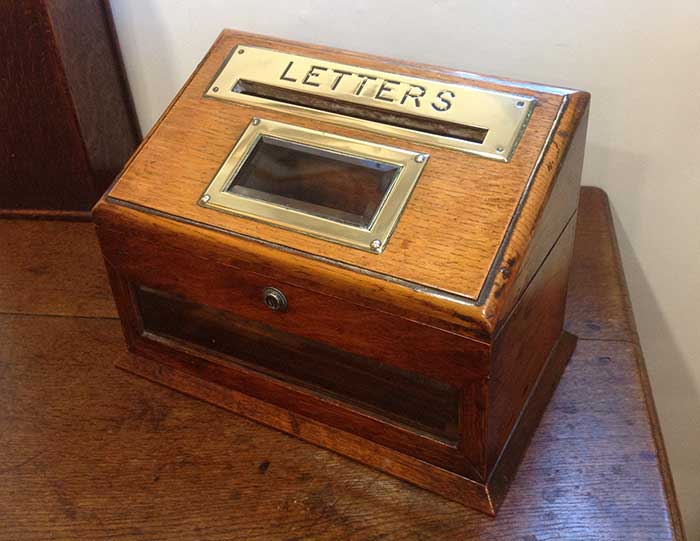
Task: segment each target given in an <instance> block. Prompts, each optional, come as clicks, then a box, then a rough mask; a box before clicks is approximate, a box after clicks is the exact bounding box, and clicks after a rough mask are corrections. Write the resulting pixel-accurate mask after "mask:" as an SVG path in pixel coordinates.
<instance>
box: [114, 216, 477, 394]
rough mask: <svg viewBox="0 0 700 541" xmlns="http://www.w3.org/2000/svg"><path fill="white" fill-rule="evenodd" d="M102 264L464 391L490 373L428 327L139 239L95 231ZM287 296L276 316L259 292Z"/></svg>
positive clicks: (459, 341)
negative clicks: (155, 247) (269, 290)
mask: <svg viewBox="0 0 700 541" xmlns="http://www.w3.org/2000/svg"><path fill="white" fill-rule="evenodd" d="M100 235H101V239H102V247H103V250H104V253H105V257H106V259H107V260H108V261H109V263H110V264H111V265H112V266H113V267H114V268H115V269H117V271H118V273H119V274H120V275H121V277H120V278H121V279H124V280H127V281H130V282H132V283H133V284H135V285H144V286H148V287H152V288H154V289H159V290H162V291H166V292H168V293H171V294H174V295H179V296H181V297H183V298H185V299H188V300H190V301H192V302H196V303H198V304H203V305H208V306H211V307H212V308H218V309H220V310H226V311H230V312H235V313H236V314H237V315H239V316H241V317H245V318H248V319H251V320H254V321H258V322H260V323H263V324H265V325H269V326H271V327H274V328H276V329H279V330H281V331H284V332H288V333H293V334H296V335H299V336H302V337H305V338H308V339H310V340H315V341H319V342H322V343H325V344H329V345H331V346H333V347H336V348H339V349H344V350H346V351H349V352H351V353H355V354H357V355H362V356H365V357H370V358H375V359H379V360H381V361H382V362H386V363H388V364H392V365H395V366H398V367H399V368H404V369H410V370H412V371H415V372H419V373H423V374H425V375H426V376H428V377H435V378H439V379H442V380H444V381H446V382H449V383H452V384H461V382H463V381H464V380H465V379H468V378H474V377H482V376H483V375H484V374H486V373H487V371H488V360H487V355H488V350H487V347H486V345H485V344H483V343H481V342H475V341H473V340H469V339H466V338H463V337H460V336H458V335H455V334H451V333H446V332H444V331H440V330H438V329H433V328H430V327H427V326H425V325H419V324H416V323H413V322H410V321H406V320H401V319H397V318H395V317H393V316H389V315H387V314H385V313H383V312H379V311H376V310H369V309H367V308H364V307H362V306H358V305H355V304H351V303H348V302H346V301H343V300H341V299H338V298H334V297H329V296H326V295H322V294H319V293H316V292H313V291H309V290H306V289H304V288H300V287H296V286H294V285H291V284H288V283H286V282H284V281H282V280H272V281H271V280H270V278H269V277H267V276H265V275H260V274H257V273H254V272H242V271H240V270H239V269H237V268H235V267H229V266H224V265H220V264H218V263H215V262H212V261H207V260H204V259H200V258H197V257H192V254H191V253H190V252H186V251H182V250H177V249H172V248H170V247H169V246H168V245H167V244H164V243H159V245H160V248H159V249H158V250H153V249H150V245H149V244H144V238H143V237H141V236H125V235H122V234H120V232H114V231H109V230H104V229H100ZM266 287H276V288H278V289H280V290H281V291H283V292H284V294H285V295H286V297H287V299H288V301H289V308H288V310H287V311H286V312H273V311H271V310H270V309H269V308H268V307H267V306H266V305H265V304H264V303H263V301H262V291H263V289H265V288H266Z"/></svg>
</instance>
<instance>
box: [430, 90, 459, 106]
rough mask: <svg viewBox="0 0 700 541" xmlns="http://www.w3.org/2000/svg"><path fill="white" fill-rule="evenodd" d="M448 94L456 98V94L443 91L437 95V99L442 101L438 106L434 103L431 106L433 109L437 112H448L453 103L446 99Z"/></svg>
mask: <svg viewBox="0 0 700 541" xmlns="http://www.w3.org/2000/svg"><path fill="white" fill-rule="evenodd" d="M446 94H447V95H449V96H450V98H454V97H455V95H454V92H452V91H451V90H441V91H440V92H438V93H437V98H438V99H439V100H440V103H438V104H436V103H435V102H433V103H431V104H430V105H431V106H432V108H433V109H435V110H436V111H447V110H448V109H449V108H450V107H452V102H451V101H450V100H448V99H447V98H446V97H445V95H446Z"/></svg>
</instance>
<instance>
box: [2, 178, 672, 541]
mask: <svg viewBox="0 0 700 541" xmlns="http://www.w3.org/2000/svg"><path fill="white" fill-rule="evenodd" d="M0 237H1V238H2V239H3V242H4V245H5V249H4V250H2V251H0V268H2V269H3V272H2V273H0V312H2V315H0V361H1V362H2V364H1V365H0V367H1V368H0V449H2V453H0V524H1V527H0V539H7V540H12V541H21V540H25V539H27V540H35V539H48V538H52V539H59V538H60V539H89V540H97V539H134V540H136V539H171V540H175V539H197V540H204V539H207V540H208V539H212V540H213V539H221V540H223V539H226V540H230V539H245V540H261V541H263V540H264V541H269V540H274V539H357V540H365V539H465V540H467V539H474V540H476V539H484V540H491V539H517V540H528V541H532V540H535V539H566V540H571V541H579V540H582V539H585V540H606V541H607V540H611V539H614V540H616V539H619V540H622V539H624V540H654V541H656V540H666V539H683V537H684V536H683V531H682V527H681V523H680V516H679V512H678V505H677V502H676V498H675V494H674V490H673V484H672V481H671V475H670V472H669V468H668V462H667V459H666V454H665V451H664V445H663V440H662V438H661V433H660V430H659V424H658V419H657V417H656V413H655V410H654V405H653V400H652V396H651V392H650V388H649V382H648V379H647V374H646V370H645V368H644V359H643V357H642V353H641V350H640V348H639V342H638V340H637V336H636V331H635V327H634V321H633V319H632V313H631V310H630V305H629V300H628V297H627V291H626V287H625V283H624V276H623V273H622V269H621V267H620V260H619V256H618V252H617V246H616V243H615V237H614V233H613V229H612V220H611V217H610V213H609V209H608V203H607V200H606V198H605V195H604V194H603V192H601V191H600V190H597V189H591V188H585V189H584V190H583V191H582V196H581V205H580V212H579V218H578V227H577V237H576V247H575V253H574V265H573V270H572V279H571V282H570V285H569V296H568V305H567V317H566V328H567V329H568V330H569V331H570V332H572V333H575V334H577V335H578V336H579V341H578V345H577V349H576V351H575V353H574V355H573V358H572V359H571V361H570V363H569V364H568V366H567V368H566V371H565V372H564V375H563V377H562V379H561V382H560V383H559V386H558V387H557V389H556V391H555V392H554V396H553V398H552V401H551V402H550V403H549V405H548V406H547V409H546V411H545V414H544V416H543V418H542V421H541V422H540V424H539V427H538V428H537V431H536V432H535V436H534V438H533V439H532V442H531V443H530V446H529V448H528V450H527V452H526V454H525V458H524V459H523V462H522V464H521V466H520V468H519V470H518V473H517V475H516V477H515V479H514V481H513V486H512V490H510V492H509V493H508V495H507V497H506V499H505V501H504V503H503V506H502V507H501V510H500V512H499V515H498V517H497V518H495V519H494V518H491V517H488V516H486V515H483V514H481V513H478V512H476V511H472V510H469V509H465V508H464V507H463V506H461V505H459V504H456V503H453V502H450V501H449V500H446V499H444V498H442V497H439V496H436V495H434V494H431V493H430V492H428V491H425V490H422V489H419V488H416V487H414V486H412V485H410V484H408V483H405V482H402V481H399V480H397V479H395V478H393V477H391V476H389V475H385V474H382V473H380V472H378V471H376V470H373V469H371V468H368V467H366V466H363V465H361V464H358V463H356V462H354V461H351V460H348V459H345V458H343V457H342V456H340V455H337V454H334V453H332V452H329V451H326V450H323V449H321V448H318V447H315V446H313V445H310V444H308V443H304V442H303V441H300V440H299V439H297V438H292V437H289V436H286V435H285V434H282V433H280V432H278V431H276V430H271V429H268V428H266V427H264V426H261V425H259V424H256V423H253V422H251V421H248V420H246V419H245V418H243V417H238V416H235V415H231V414H230V413H228V412H226V411H223V410H221V409H218V408H216V407H214V406H211V405H209V404H207V403H204V402H200V401H196V400H192V399H190V398H188V397H185V396H183V395H181V394H179V393H177V392H174V391H171V390H169V389H167V388H165V387H158V386H155V385H153V384H152V383H150V382H148V381H145V380H140V379H137V378H134V377H133V376H131V375H129V374H126V373H124V372H121V371H120V370H117V369H115V368H114V367H113V363H114V361H115V360H116V359H117V358H118V357H119V356H120V355H121V351H122V348H123V338H122V335H121V329H120V326H119V322H118V321H117V320H116V312H115V310H114V306H113V304H112V302H111V294H110V292H109V289H108V285H107V280H106V277H105V276H104V271H103V269H102V261H101V258H100V253H99V248H98V246H97V241H96V239H95V237H94V234H93V231H92V227H91V226H90V225H88V224H73V223H66V222H42V221H13V220H3V221H0Z"/></svg>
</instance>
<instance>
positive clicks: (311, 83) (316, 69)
mask: <svg viewBox="0 0 700 541" xmlns="http://www.w3.org/2000/svg"><path fill="white" fill-rule="evenodd" d="M319 71H328V68H324V67H322V66H311V67H310V68H309V71H308V72H307V73H306V76H305V77H304V80H303V81H302V83H303V84H305V85H309V86H316V87H318V86H321V85H320V84H319V83H315V82H314V81H310V80H309V79H311V78H313V77H318V76H319V73H318V72H319Z"/></svg>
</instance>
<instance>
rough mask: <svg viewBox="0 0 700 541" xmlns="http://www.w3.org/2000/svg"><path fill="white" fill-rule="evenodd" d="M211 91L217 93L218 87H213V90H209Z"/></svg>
mask: <svg viewBox="0 0 700 541" xmlns="http://www.w3.org/2000/svg"><path fill="white" fill-rule="evenodd" d="M211 91H212V92H218V91H219V87H218V86H215V87H214V88H212V89H211Z"/></svg>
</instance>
